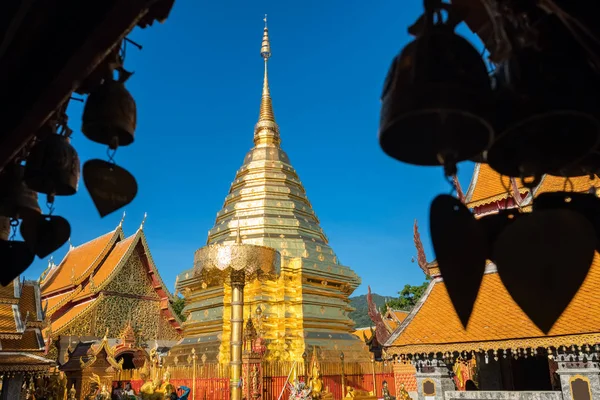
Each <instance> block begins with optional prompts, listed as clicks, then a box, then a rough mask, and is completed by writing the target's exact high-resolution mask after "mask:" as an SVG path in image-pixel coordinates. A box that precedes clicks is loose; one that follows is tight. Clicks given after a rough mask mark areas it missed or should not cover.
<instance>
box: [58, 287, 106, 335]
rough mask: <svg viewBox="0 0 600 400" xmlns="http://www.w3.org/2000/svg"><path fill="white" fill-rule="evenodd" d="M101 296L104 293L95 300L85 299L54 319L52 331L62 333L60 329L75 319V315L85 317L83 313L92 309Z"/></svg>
mask: <svg viewBox="0 0 600 400" xmlns="http://www.w3.org/2000/svg"><path fill="white" fill-rule="evenodd" d="M101 297H102V295H100V296H99V297H97V298H95V299H93V300H90V301H84V302H82V303H79V304H76V305H74V306H73V307H71V308H70V309H69V310H67V311H66V312H65V313H64V314H62V315H61V316H59V317H58V318H57V319H55V320H53V321H52V332H53V333H54V334H58V333H60V330H61V329H62V328H64V327H66V326H67V324H69V322H71V321H73V320H74V319H75V317H83V313H85V312H87V311H89V310H91V309H92V308H93V307H94V306H95V305H96V304H97V301H98V299H100V298H101Z"/></svg>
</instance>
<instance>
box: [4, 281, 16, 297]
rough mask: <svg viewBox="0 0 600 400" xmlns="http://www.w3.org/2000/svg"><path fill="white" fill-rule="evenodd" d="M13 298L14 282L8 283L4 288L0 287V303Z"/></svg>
mask: <svg viewBox="0 0 600 400" xmlns="http://www.w3.org/2000/svg"><path fill="white" fill-rule="evenodd" d="M14 298H15V286H14V281H12V282H10V283H9V284H8V285H6V286H0V302H1V301H2V300H4V299H14Z"/></svg>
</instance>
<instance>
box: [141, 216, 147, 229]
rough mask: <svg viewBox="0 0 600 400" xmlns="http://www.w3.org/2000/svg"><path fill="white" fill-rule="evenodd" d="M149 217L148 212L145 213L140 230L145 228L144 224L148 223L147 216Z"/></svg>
mask: <svg viewBox="0 0 600 400" xmlns="http://www.w3.org/2000/svg"><path fill="white" fill-rule="evenodd" d="M147 217H148V213H147V212H145V213H144V219H143V220H142V223H141V224H140V230H142V229H144V224H145V223H146V218H147Z"/></svg>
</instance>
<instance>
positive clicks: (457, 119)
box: [379, 4, 493, 173]
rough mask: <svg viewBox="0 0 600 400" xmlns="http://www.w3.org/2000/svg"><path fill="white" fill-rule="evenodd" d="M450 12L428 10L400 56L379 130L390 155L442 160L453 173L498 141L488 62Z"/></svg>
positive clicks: (386, 94)
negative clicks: (441, 15) (438, 14)
mask: <svg viewBox="0 0 600 400" xmlns="http://www.w3.org/2000/svg"><path fill="white" fill-rule="evenodd" d="M439 6H440V7H444V8H449V7H450V6H449V5H446V4H440V5H439ZM448 11H449V15H450V16H449V18H448V21H446V22H440V21H439V20H438V22H436V23H434V22H433V15H434V11H433V10H428V11H427V13H426V18H425V21H424V27H423V29H422V31H421V34H420V35H419V36H418V37H417V39H416V40H414V41H413V42H411V43H410V44H408V45H407V46H406V47H405V48H404V50H403V51H402V52H401V53H400V55H399V56H397V57H396V58H395V59H394V61H393V63H392V66H391V68H390V71H389V73H388V76H387V78H386V82H385V84H384V89H383V94H382V107H381V119H380V129H379V143H380V145H381V148H382V149H383V151H384V152H385V153H386V154H387V155H389V156H391V157H393V158H395V159H397V160H399V161H403V162H406V163H409V164H415V165H432V166H433V165H440V164H442V165H444V166H445V167H447V171H446V172H447V173H448V172H452V169H453V168H455V163H457V162H459V161H463V160H467V159H470V158H473V157H476V156H477V155H479V154H481V153H482V152H483V151H484V150H485V149H487V147H488V146H489V145H490V144H491V141H492V140H493V128H492V125H491V123H490V122H489V112H490V109H491V108H492V107H493V97H492V96H493V93H492V89H491V84H490V78H489V75H488V72H487V68H486V65H485V63H484V61H483V59H482V58H481V56H480V54H479V52H478V51H477V50H476V49H475V48H474V47H473V46H472V45H471V44H470V43H469V42H468V41H467V40H466V39H464V38H462V37H460V36H458V35H457V34H456V33H454V28H455V26H456V24H457V22H456V21H454V20H453V19H452V17H451V16H452V9H451V8H449V9H448ZM448 168H449V169H450V171H448Z"/></svg>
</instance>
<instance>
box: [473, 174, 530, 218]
mask: <svg viewBox="0 0 600 400" xmlns="http://www.w3.org/2000/svg"><path fill="white" fill-rule="evenodd" d="M516 181H517V187H518V189H519V193H521V194H522V195H525V194H526V193H528V192H529V189H527V188H525V187H523V185H522V184H521V181H520V179H517V180H516ZM506 188H510V189H511V190H512V187H511V182H510V178H508V177H506V176H501V175H500V174H499V173H497V172H496V171H494V170H493V169H492V168H491V167H490V166H489V165H488V164H475V170H474V171H473V178H472V179H471V183H470V184H469V188H468V189H467V193H466V195H465V203H466V204H467V206H468V207H469V208H473V207H478V206H481V205H484V204H490V203H494V202H496V201H498V200H504V199H505V198H506V197H507V191H506Z"/></svg>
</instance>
